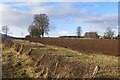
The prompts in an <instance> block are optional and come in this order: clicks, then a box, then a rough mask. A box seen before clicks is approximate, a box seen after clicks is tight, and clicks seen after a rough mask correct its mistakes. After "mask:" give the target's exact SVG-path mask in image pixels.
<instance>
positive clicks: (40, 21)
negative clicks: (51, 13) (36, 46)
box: [28, 14, 49, 37]
mask: <svg viewBox="0 0 120 80" xmlns="http://www.w3.org/2000/svg"><path fill="white" fill-rule="evenodd" d="M37 29H38V30H39V31H38V30H37ZM34 30H36V32H34ZM28 31H29V32H30V34H32V36H34V35H35V36H42V37H44V34H48V31H49V19H48V16H47V15H46V14H36V15H35V16H34V21H33V23H32V25H30V26H29V30H28ZM37 32H38V34H39V35H38V34H37Z"/></svg>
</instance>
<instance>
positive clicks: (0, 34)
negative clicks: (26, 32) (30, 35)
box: [0, 33, 13, 38]
mask: <svg viewBox="0 0 120 80" xmlns="http://www.w3.org/2000/svg"><path fill="white" fill-rule="evenodd" d="M5 37H6V35H5V34H2V33H0V38H5ZM7 37H8V38H13V37H12V36H9V35H7Z"/></svg>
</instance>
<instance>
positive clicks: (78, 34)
mask: <svg viewBox="0 0 120 80" xmlns="http://www.w3.org/2000/svg"><path fill="white" fill-rule="evenodd" d="M81 33H82V29H81V27H80V26H78V27H77V33H76V34H77V36H78V37H80V36H81Z"/></svg>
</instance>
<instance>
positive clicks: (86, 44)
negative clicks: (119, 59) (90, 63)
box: [29, 38, 119, 56]
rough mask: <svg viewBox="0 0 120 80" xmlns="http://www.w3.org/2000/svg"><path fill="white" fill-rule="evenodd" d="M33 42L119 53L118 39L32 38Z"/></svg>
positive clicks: (78, 49)
mask: <svg viewBox="0 0 120 80" xmlns="http://www.w3.org/2000/svg"><path fill="white" fill-rule="evenodd" d="M29 40H31V41H33V42H40V43H43V44H47V45H55V46H61V47H65V48H70V49H72V50H76V51H79V52H84V53H87V54H91V53H97V54H105V55H114V56H117V55H118V52H119V51H118V50H119V49H118V40H94V39H68V38H66V39H65V38H31V39H29Z"/></svg>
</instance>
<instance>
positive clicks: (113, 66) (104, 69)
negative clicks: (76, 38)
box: [2, 40, 119, 78]
mask: <svg viewBox="0 0 120 80" xmlns="http://www.w3.org/2000/svg"><path fill="white" fill-rule="evenodd" d="M13 42H14V43H20V44H24V45H25V46H26V47H25V48H26V51H27V48H28V47H30V48H33V49H35V50H36V51H37V53H36V52H32V54H31V56H26V55H25V54H22V55H19V54H16V53H15V52H13V50H12V49H10V48H4V50H3V53H2V59H3V60H2V66H3V67H2V69H3V78H8V77H9V78H10V77H12V78H13V77H14V78H16V77H17V78H23V77H29V78H38V77H41V78H48V77H49V74H48V72H49V70H50V69H51V67H50V68H48V67H49V65H46V63H47V61H50V60H52V58H50V59H49V56H48V57H46V58H45V59H43V60H41V61H42V62H43V65H44V64H45V66H42V65H41V67H39V68H38V67H35V66H33V65H35V62H33V61H32V59H33V58H35V59H39V58H40V57H38V56H39V55H41V54H44V53H45V54H47V55H48V54H50V55H54V56H60V57H63V59H64V60H66V61H68V62H73V61H74V62H76V64H77V62H79V61H80V62H81V63H82V62H83V63H86V64H93V65H97V66H99V67H100V70H99V71H98V73H97V74H96V75H95V77H96V78H118V75H119V74H118V57H116V56H108V55H102V54H90V55H87V54H84V53H80V52H77V51H73V50H70V49H67V48H63V47H58V46H50V45H43V44H40V43H37V44H36V43H30V42H28V41H22V40H13ZM3 47H4V44H3ZM29 57H30V58H29ZM53 58H54V57H53ZM25 59H26V60H25ZM47 59H48V60H47ZM21 61H22V62H21ZM19 62H21V63H19ZM63 62H64V61H63ZM62 64H63V63H62ZM65 64H67V63H65V62H64V65H65ZM78 64H79V63H78ZM55 65H56V64H55ZM80 65H82V64H80ZM73 66H75V65H73ZM85 66H86V65H84V64H83V68H84V67H85ZM59 68H61V67H59ZM67 68H68V67H67ZM61 69H63V68H61ZM39 70H40V71H39ZM54 70H55V68H54ZM65 70H66V69H65ZM36 71H39V72H38V73H36ZM51 71H52V69H51ZM76 71H77V70H76ZM56 72H57V71H56ZM72 72H73V71H72ZM86 72H87V73H89V72H88V71H86ZM63 73H64V72H62V71H61V73H59V74H58V75H57V73H56V75H57V76H55V75H53V74H52V75H53V76H54V77H55V78H61V76H62V74H63ZM78 73H79V72H78ZM10 74H11V75H10ZM77 75H79V74H77ZM81 75H82V74H81ZM68 76H70V75H68ZM62 77H67V75H66V76H62ZM83 77H87V75H84V76H82V78H83ZM72 78H74V77H72ZM88 78H89V77H88Z"/></svg>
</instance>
